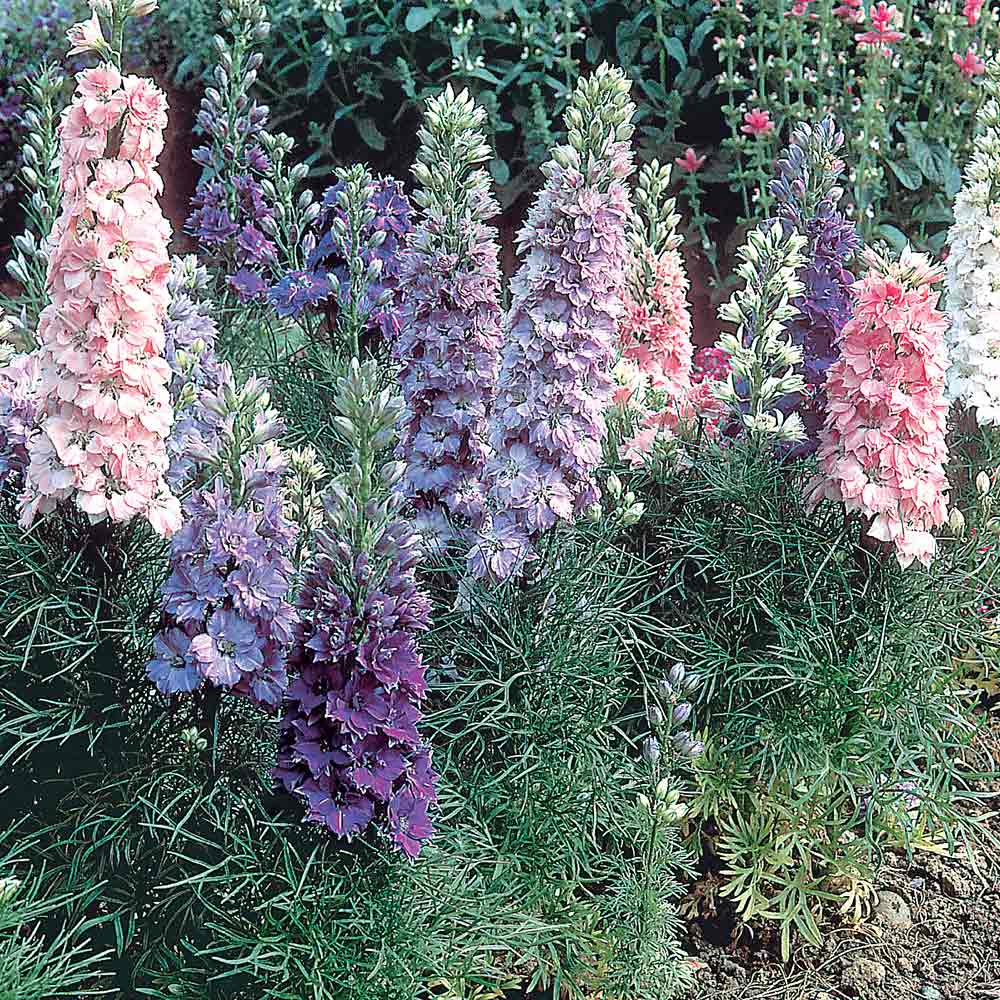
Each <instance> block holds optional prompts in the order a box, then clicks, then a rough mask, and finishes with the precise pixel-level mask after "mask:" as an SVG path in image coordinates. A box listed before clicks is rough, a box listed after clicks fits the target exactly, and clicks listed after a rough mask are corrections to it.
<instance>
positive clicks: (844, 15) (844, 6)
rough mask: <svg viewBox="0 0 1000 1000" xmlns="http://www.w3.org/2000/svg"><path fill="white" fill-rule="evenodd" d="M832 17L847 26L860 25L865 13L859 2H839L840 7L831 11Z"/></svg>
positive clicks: (845, 0)
mask: <svg viewBox="0 0 1000 1000" xmlns="http://www.w3.org/2000/svg"><path fill="white" fill-rule="evenodd" d="M833 16H834V17H839V18H840V19H841V20H842V21H847V23H848V24H860V23H861V22H862V21H863V20H864V19H865V12H864V8H863V7H862V6H861V0H841V4H840V6H839V7H835V8H834V9H833Z"/></svg>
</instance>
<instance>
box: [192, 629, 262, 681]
mask: <svg viewBox="0 0 1000 1000" xmlns="http://www.w3.org/2000/svg"><path fill="white" fill-rule="evenodd" d="M191 653H192V654H193V656H194V657H195V659H196V660H197V661H198V666H199V669H200V670H201V672H202V674H203V675H204V676H205V677H206V678H207V679H208V680H210V681H211V682H212V683H213V684H218V685H220V686H226V687H232V686H233V685H235V684H237V683H238V682H239V680H240V679H241V678H242V676H243V675H244V674H247V673H255V672H256V671H258V670H259V669H260V668H261V666H263V663H264V656H263V653H262V651H261V639H260V637H259V636H258V635H257V630H256V629H255V628H254V627H253V625H252V624H251V623H250V622H248V621H245V620H244V619H242V618H241V617H240V616H239V615H238V614H236V613H235V612H234V611H221V610H220V611H216V612H215V613H214V614H213V615H212V617H211V618H209V620H208V630H207V632H205V633H204V634H202V635H199V636H196V637H195V638H194V639H192V640H191Z"/></svg>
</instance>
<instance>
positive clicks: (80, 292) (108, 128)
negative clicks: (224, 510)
mask: <svg viewBox="0 0 1000 1000" xmlns="http://www.w3.org/2000/svg"><path fill="white" fill-rule="evenodd" d="M165 122H166V111H165V102H164V100H163V96H162V94H160V93H159V92H158V91H156V90H155V88H153V87H152V86H151V85H150V84H149V82H148V81H139V79H138V78H137V77H130V78H128V79H127V80H122V78H121V76H120V74H118V72H117V71H116V70H115V69H113V68H112V67H110V66H100V67H97V68H96V69H90V70H86V71H84V72H83V73H81V74H80V76H79V78H78V86H77V91H76V94H75V96H74V99H73V102H72V104H71V105H70V108H69V109H68V111H67V112H66V114H65V116H64V117H63V121H62V124H61V126H60V131H59V135H60V150H61V157H62V163H61V167H60V177H61V178H62V179H63V193H64V196H63V205H62V213H61V215H60V217H59V219H58V220H57V221H56V224H55V226H54V227H53V232H52V243H53V247H52V252H51V254H50V257H49V272H48V291H49V296H50V304H49V305H48V306H47V307H46V308H45V309H44V310H43V312H42V314H41V316H40V317H39V324H38V340H39V348H38V350H37V352H36V353H35V359H36V363H37V366H38V373H39V374H38V408H37V413H36V427H35V430H34V431H33V433H32V434H31V436H30V437H29V439H28V442H27V450H28V458H29V462H28V467H27V471H26V476H25V488H24V492H23V494H22V496H21V520H22V523H23V524H25V525H28V524H30V523H31V521H32V520H33V519H34V517H35V515H36V514H39V513H41V514H44V513H48V512H50V511H52V510H54V509H55V508H56V507H57V506H58V505H59V504H60V503H62V502H66V501H70V500H72V501H74V502H75V503H76V505H77V507H79V509H80V510H82V511H83V512H84V513H85V514H87V515H88V516H89V517H90V519H91V520H92V521H94V522H96V521H101V520H105V519H110V520H112V521H122V522H124V521H129V520H131V519H132V518H133V517H135V516H137V515H140V516H145V517H147V518H148V519H149V521H150V523H151V524H152V526H153V528H154V530H156V531H157V532H158V533H160V534H162V535H169V534H171V533H172V532H173V531H175V530H176V529H177V528H178V527H179V526H180V520H181V517H180V506H179V504H178V503H177V501H176V499H175V498H174V497H172V496H171V495H170V492H169V490H168V489H167V487H166V484H165V482H164V479H163V475H164V473H165V472H166V469H167V465H168V458H167V452H166V447H165V443H164V442H165V438H166V436H167V434H168V433H169V431H170V427H171V424H172V423H173V411H172V407H171V403H170V395H169V392H168V390H167V383H168V382H169V379H170V374H171V373H170V368H169V366H168V365H167V363H166V362H165V361H164V359H163V357H162V356H161V352H162V350H163V344H164V333H163V320H164V316H165V312H166V307H167V301H168V293H167V287H166V280H167V276H168V273H169V270H170V263H169V258H168V255H167V243H168V241H169V238H170V227H169V225H168V224H167V222H166V220H165V219H164V218H163V214H162V213H161V211H160V208H159V206H158V205H157V203H156V194H157V193H158V192H159V191H160V190H161V182H160V180H159V177H158V176H157V174H156V158H155V157H156V151H157V150H159V149H161V148H162V130H163V126H164V124H165ZM118 138H120V140H121V141H120V142H119V141H117V139H118Z"/></svg>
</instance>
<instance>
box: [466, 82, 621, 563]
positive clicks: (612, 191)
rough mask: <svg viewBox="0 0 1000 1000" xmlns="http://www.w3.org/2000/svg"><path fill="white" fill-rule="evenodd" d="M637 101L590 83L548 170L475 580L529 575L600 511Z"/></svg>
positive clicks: (524, 281)
mask: <svg viewBox="0 0 1000 1000" xmlns="http://www.w3.org/2000/svg"><path fill="white" fill-rule="evenodd" d="M628 92H629V85H628V81H627V79H626V78H625V76H624V74H622V73H621V72H620V71H618V70H613V69H610V68H608V67H607V66H602V67H601V68H600V69H598V70H597V72H595V73H594V74H593V75H592V76H591V77H588V78H585V79H581V80H580V82H579V83H578V85H577V88H576V90H575V92H574V94H573V97H572V99H571V101H570V106H569V108H568V109H567V111H566V116H565V117H566V126H567V130H568V135H567V143H566V144H565V145H563V146H558V147H556V148H555V149H554V150H553V151H552V158H551V159H550V160H549V161H548V162H547V163H546V164H545V165H544V166H543V167H542V172H543V174H544V176H545V178H546V181H545V186H544V188H543V190H542V191H541V193H540V194H539V196H538V198H537V199H536V201H535V204H534V205H533V206H532V208H531V210H530V212H529V213H528V220H527V222H526V224H525V225H524V227H523V228H522V230H521V232H520V233H519V235H518V248H519V250H520V251H521V253H522V254H523V263H522V264H521V266H520V268H519V269H518V271H517V273H516V274H515V276H514V278H513V280H512V282H511V292H512V299H511V307H510V311H509V313H508V315H507V319H506V323H505V342H504V347H503V352H502V357H501V370H500V378H499V384H498V390H497V398H496V403H495V405H494V407H493V412H492V415H491V419H490V440H489V443H490V448H491V450H492V452H493V457H492V459H491V461H490V463H489V465H488V467H487V487H488V497H487V509H486V512H485V514H484V517H483V521H482V525H481V527H480V531H479V536H478V538H477V540H476V542H475V543H474V545H473V547H472V550H471V552H470V554H469V568H470V570H471V572H472V573H473V574H474V575H476V576H481V577H483V576H485V577H490V578H492V579H506V578H508V577H510V576H511V575H514V574H517V573H519V572H521V571H522V569H523V567H524V565H525V563H526V562H527V561H529V560H531V559H532V558H534V557H535V553H534V542H535V540H536V539H537V538H538V537H539V536H540V535H541V534H542V533H543V532H545V531H546V530H548V529H549V528H551V527H552V526H553V525H555V524H556V523H558V522H560V521H572V520H573V519H574V518H576V517H578V516H582V515H584V514H585V513H586V512H587V511H588V510H589V509H590V508H591V507H592V506H593V504H594V503H596V502H597V501H598V500H599V498H600V492H599V489H598V486H597V482H596V479H595V478H594V473H595V471H596V469H597V466H598V463H599V461H600V458H601V446H602V441H603V438H604V433H605V422H604V412H605V410H606V409H607V407H608V404H609V403H610V401H611V394H612V388H613V381H612V378H611V369H612V367H613V365H614V360H615V354H616V347H617V344H616V341H617V335H618V329H617V326H618V320H619V318H620V316H621V309H622V307H621V299H622V295H623V292H624V290H625V283H626V280H627V268H626V261H627V259H628V249H627V238H626V229H627V225H628V220H629V218H630V216H631V205H630V198H629V191H628V188H627V186H626V183H625V181H626V180H627V178H628V176H629V175H630V174H631V173H632V170H633V161H632V154H631V149H630V145H629V141H630V139H631V137H632V132H633V126H632V124H631V119H632V115H633V112H634V110H635V108H634V105H633V104H632V102H631V101H630V100H629V96H628Z"/></svg>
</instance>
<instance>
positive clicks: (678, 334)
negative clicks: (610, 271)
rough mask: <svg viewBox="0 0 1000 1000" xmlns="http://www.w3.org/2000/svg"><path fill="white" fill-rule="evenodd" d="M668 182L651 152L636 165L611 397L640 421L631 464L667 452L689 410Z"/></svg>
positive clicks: (687, 334)
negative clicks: (629, 258)
mask: <svg viewBox="0 0 1000 1000" xmlns="http://www.w3.org/2000/svg"><path fill="white" fill-rule="evenodd" d="M669 187H670V168H669V167H665V166H663V167H661V166H660V164H659V163H658V162H656V161H655V160H654V161H653V162H652V163H650V164H647V165H646V166H645V167H643V168H642V170H641V171H640V172H639V181H638V184H637V185H636V191H635V214H634V215H633V220H632V225H631V226H630V233H629V238H630V243H631V250H632V254H633V257H634V261H633V266H632V273H631V275H630V280H629V284H628V287H627V290H626V292H625V295H624V298H623V301H624V314H623V316H622V318H621V321H620V322H619V337H620V339H621V349H622V360H621V361H620V362H619V363H618V366H617V367H616V369H615V374H616V378H618V379H619V380H621V381H623V382H624V386H623V388H622V389H620V390H618V391H617V392H616V393H615V401H616V402H617V403H619V404H625V406H626V407H628V408H629V409H631V410H634V411H635V416H636V418H637V420H638V423H639V426H638V429H637V430H636V433H635V434H634V435H632V437H631V438H630V439H629V440H628V441H626V442H625V447H624V449H623V455H624V457H625V458H628V459H629V461H630V462H632V464H633V465H642V464H643V463H644V462H647V461H648V460H649V458H650V456H651V455H652V454H653V453H657V454H662V453H669V451H670V448H671V439H672V438H673V434H674V431H676V429H677V427H678V425H679V424H680V422H681V421H682V419H683V418H685V417H686V416H689V415H690V414H689V413H688V398H689V396H690V392H691V362H692V356H693V353H694V345H693V344H692V342H691V309H690V306H689V305H688V301H687V291H688V287H689V285H688V279H687V275H686V274H685V271H684V262H683V260H682V259H681V256H680V253H679V252H678V246H679V245H680V242H681V238H680V237H679V236H678V235H677V234H676V227H677V223H678V221H679V218H680V217H679V216H678V215H677V214H676V213H675V212H674V207H675V202H674V199H672V198H665V193H666V191H667V190H668V189H669Z"/></svg>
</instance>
